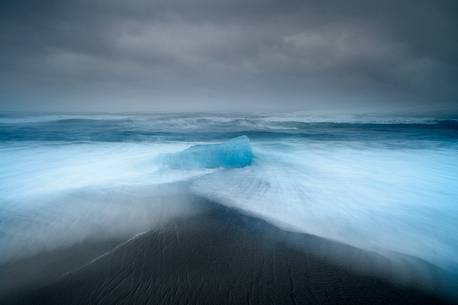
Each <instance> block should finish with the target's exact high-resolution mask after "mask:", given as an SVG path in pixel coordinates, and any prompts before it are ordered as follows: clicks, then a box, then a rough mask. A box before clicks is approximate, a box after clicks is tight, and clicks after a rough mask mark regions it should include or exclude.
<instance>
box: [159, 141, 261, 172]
mask: <svg viewBox="0 0 458 305" xmlns="http://www.w3.org/2000/svg"><path fill="white" fill-rule="evenodd" d="M252 161H253V152H252V150H251V145H250V139H249V138H248V137H247V136H245V135H243V136H239V137H236V138H233V139H230V140H228V141H226V142H224V143H220V144H200V145H194V146H191V147H189V148H187V149H185V150H183V151H181V152H179V153H176V154H173V155H168V156H166V157H165V162H166V164H167V165H168V166H169V167H171V168H178V169H195V168H218V167H223V168H239V167H245V166H248V165H250V164H251V162H252Z"/></svg>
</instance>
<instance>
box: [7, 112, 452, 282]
mask: <svg viewBox="0 0 458 305" xmlns="http://www.w3.org/2000/svg"><path fill="white" fill-rule="evenodd" d="M234 138H235V139H234ZM231 139H232V140H231ZM221 143H225V144H221ZM0 169H1V171H0V249H1V251H0V262H8V261H11V260H15V259H19V258H22V257H27V256H30V255H33V254H36V253H40V252H42V251H48V250H52V249H57V248H59V247H64V246H69V245H72V244H75V243H78V242H80V241H82V240H86V239H97V238H107V237H113V236H116V237H119V236H125V237H130V236H133V235H135V234H137V233H140V232H143V231H145V230H148V229H150V228H152V227H154V225H155V224H157V223H161V222H163V221H165V220H167V219H170V218H172V217H179V216H180V215H183V214H187V213H192V212H193V211H190V210H186V209H185V208H182V205H181V204H180V202H183V201H186V200H188V195H186V194H189V198H191V197H192V198H194V197H203V198H207V199H210V200H212V201H215V202H218V203H220V204H222V205H226V206H230V207H235V208H237V209H240V210H242V211H245V212H246V213H249V214H251V215H254V216H256V217H260V218H262V219H265V220H267V221H268V222H270V223H272V224H274V225H275V226H277V227H279V228H281V229H284V230H288V231H294V232H303V233H308V234H312V235H317V236H320V237H324V238H327V239H331V240H334V241H338V242H341V243H345V244H348V245H351V246H354V247H358V248H361V249H364V250H369V251H374V252H377V253H379V254H382V255H386V256H390V255H399V254H401V255H407V256H411V257H415V258H418V259H421V260H423V261H426V262H428V263H430V264H433V265H435V266H437V267H439V268H442V269H444V270H446V271H448V272H451V273H453V274H458V255H457V254H458V120H457V119H456V118H454V117H448V118H445V119H444V118H434V117H431V118H424V117H408V116H383V117H380V116H379V117H377V116H370V115H367V116H363V115H359V116H347V117H332V116H312V115H307V114H305V113H294V114H276V115H271V114H256V115H254V114H250V115H247V114H204V113H192V114H190V113H185V114H180V113H174V114H170V113H165V114H3V115H1V116H0ZM170 188H174V189H177V188H178V189H181V190H182V192H181V193H180V194H184V195H180V196H177V198H175V200H173V201H170V200H165V199H163V200H161V199H160V198H165V197H164V196H162V195H163V194H164V192H167V190H168V189H170ZM161 196H162V197H161ZM158 198H159V199H158ZM167 198H168V197H167Z"/></svg>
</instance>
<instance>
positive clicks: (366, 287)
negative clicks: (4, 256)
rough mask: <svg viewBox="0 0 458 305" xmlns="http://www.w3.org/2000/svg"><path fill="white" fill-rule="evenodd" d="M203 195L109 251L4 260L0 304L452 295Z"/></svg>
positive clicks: (89, 247)
mask: <svg viewBox="0 0 458 305" xmlns="http://www.w3.org/2000/svg"><path fill="white" fill-rule="evenodd" d="M201 204H202V205H204V207H203V211H204V212H202V213H200V214H197V215H193V216H190V217H185V218H181V219H178V220H174V221H173V222H171V223H168V224H166V225H163V226H162V227H161V228H160V229H157V230H153V231H150V232H147V233H145V234H141V235H138V236H137V237H135V238H133V239H131V240H130V241H128V242H125V243H123V244H122V245H120V246H118V247H116V248H114V249H113V250H111V251H109V252H105V251H107V249H110V248H112V247H113V245H114V243H115V242H114V241H111V242H106V243H99V244H94V243H90V242H88V243H85V244H81V245H78V246H74V247H73V248H70V249H68V250H66V251H64V250H59V251H54V252H50V253H47V254H42V255H38V256H36V257H35V258H32V259H28V260H24V261H22V262H21V261H19V262H16V263H13V264H10V265H7V266H3V267H0V280H2V281H8V283H6V282H4V283H3V284H2V285H3V288H5V287H8V289H3V290H2V291H0V293H2V295H3V296H2V297H0V304H2V305H9V304H11V305H12V304H29V305H30V304H33V305H39V304H58V305H63V304H75V305H76V304H84V305H88V304H98V305H101V304H218V305H222V304H250V305H254V304H262V305H265V304H293V305H295V304H352V305H357V304H428V305H429V304H446V303H447V301H446V300H443V299H440V298H438V297H436V296H433V295H430V294H427V293H425V292H422V291H420V290H418V289H414V288H409V287H408V286H399V285H395V284H392V283H390V282H389V281H385V280H383V279H380V278H377V277H375V276H373V275H371V272H370V268H371V266H373V268H374V269H377V268H385V269H386V270H385V271H386V273H389V272H390V270H389V269H390V263H389V262H388V261H384V259H383V258H381V257H379V256H377V255H375V254H372V253H368V252H365V251H362V250H359V249H356V248H352V247H349V246H345V245H342V244H338V243H335V242H332V241H328V240H325V239H322V238H318V237H315V236H311V235H306V234H297V233H289V232H285V231H282V230H279V229H277V228H275V227H273V226H271V225H270V224H268V223H266V222H264V221H262V220H259V219H257V218H254V217H251V216H247V215H244V214H243V213H240V212H239V211H236V210H233V209H229V208H225V207H222V206H220V205H218V204H215V203H211V202H204V203H201ZM299 245H300V246H299ZM102 253H105V254H103V255H102V256H100V255H101V254H102ZM320 253H321V254H322V255H320ZM332 253H333V254H332ZM97 256H98V258H97V259H95V260H94V261H92V262H90V263H89V264H88V263H87V262H88V261H91V260H92V259H94V257H97ZM329 256H333V258H334V260H335V259H336V258H337V259H338V258H339V257H340V258H341V259H342V260H343V259H345V257H347V256H351V257H352V258H353V259H356V262H357V263H356V265H357V266H359V268H360V271H364V269H367V271H368V272H355V271H351V268H347V267H344V266H341V265H340V264H336V263H333V262H332V260H330V259H329ZM326 257H327V258H326ZM39 266H41V267H39ZM50 266H54V267H53V268H51V267H50ZM391 268H394V266H391ZM69 271H71V272H69ZM67 272H68V273H67ZM365 273H366V274H365ZM27 274H29V276H28V277H27V276H26V275H27ZM21 277H22V278H26V280H24V281H22V282H21V281H20V278H21ZM7 284H9V285H7Z"/></svg>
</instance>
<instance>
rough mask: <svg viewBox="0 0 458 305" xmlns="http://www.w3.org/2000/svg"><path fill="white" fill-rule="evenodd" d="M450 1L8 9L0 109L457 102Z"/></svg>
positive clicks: (457, 47)
mask: <svg viewBox="0 0 458 305" xmlns="http://www.w3.org/2000/svg"><path fill="white" fill-rule="evenodd" d="M457 29H458V4H457V2H456V1H432V0H431V1H426V0H425V1H422V0H419V1H413V0H412V1H359V0H352V1H337V0H328V1H295V0H287V1H273V0H265V1H261V0H248V1H241V0H218V1H214V0H213V1H209V0H191V1H177V0H169V1H146V0H138V1H129V2H126V1H114V0H113V1H107V0H105V1H103V0H96V1H82V0H81V1H56V0H43V1H37V0H31V1H26V2H22V3H21V2H18V1H2V4H1V9H0V45H1V46H2V48H1V49H0V65H1V67H2V69H1V70H0V103H1V106H0V109H4V110H33V111H37V110H43V111H62V110H64V111H153V110H236V111H240V110H242V111H243V110H247V111H248V110H258V111H269V110H296V109H312V110H313V109H325V110H326V109H341V110H345V109H352V110H362V111H372V110H374V111H376V110H391V109H393V110H425V111H430V110H441V109H442V110H444V109H445V110H449V109H457V108H458V106H457V105H458V100H457V98H458V86H457V81H458V39H456V37H457V36H458V33H457V32H458V31H457Z"/></svg>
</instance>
